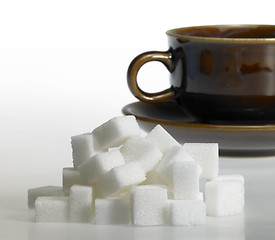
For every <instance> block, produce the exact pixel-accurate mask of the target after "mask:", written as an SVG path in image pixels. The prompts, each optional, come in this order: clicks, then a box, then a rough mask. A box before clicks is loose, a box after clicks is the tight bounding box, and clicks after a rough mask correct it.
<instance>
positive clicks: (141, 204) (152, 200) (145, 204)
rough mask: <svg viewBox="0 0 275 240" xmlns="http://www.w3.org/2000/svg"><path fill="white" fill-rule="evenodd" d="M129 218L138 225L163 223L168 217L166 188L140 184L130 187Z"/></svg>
mask: <svg viewBox="0 0 275 240" xmlns="http://www.w3.org/2000/svg"><path fill="white" fill-rule="evenodd" d="M130 201H131V219H132V224H134V225H138V226H154V225H165V224H166V223H167V218H168V199H167V188H165V187H164V186H157V185H142V186H137V187H134V188H132V189H131V193H130Z"/></svg>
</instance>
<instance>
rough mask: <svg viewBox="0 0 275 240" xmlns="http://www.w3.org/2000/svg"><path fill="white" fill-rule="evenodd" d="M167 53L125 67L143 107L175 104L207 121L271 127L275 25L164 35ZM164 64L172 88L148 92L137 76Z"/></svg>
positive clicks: (274, 107)
mask: <svg viewBox="0 0 275 240" xmlns="http://www.w3.org/2000/svg"><path fill="white" fill-rule="evenodd" d="M166 34H167V36H168V43H169V50H168V51H165V52H161V51H151V52H145V53H142V54H140V55H139V56H137V57H136V58H135V59H134V60H133V61H132V62H131V64H130V66H129V69H128V73H127V80H128V86H129V88H130V91H131V92H132V94H133V95H134V96H136V97H137V98H138V99H139V100H141V101H144V102H152V103H157V102H166V101H175V102H176V103H177V104H179V105H180V106H181V107H182V108H183V109H184V110H185V111H186V112H187V113H189V114H191V115H192V116H194V117H196V118H198V119H202V120H204V121H208V122H214V121H245V122H251V123H255V122H259V121H260V122H261V121H264V122H266V121H271V122H272V121H273V122H275V26H273V25H218V26H196V27H186V28H177V29H172V30H169V31H167V32H166ZM150 61H159V62H161V63H163V64H164V65H165V66H166V67H167V69H168V71H169V72H170V73H171V74H170V83H171V88H169V89H166V90H164V91H162V92H157V93H148V92H145V91H143V90H142V89H140V87H139V86H138V83H137V73H138V71H139V69H140V68H141V67H142V66H143V65H144V64H145V63H147V62H150Z"/></svg>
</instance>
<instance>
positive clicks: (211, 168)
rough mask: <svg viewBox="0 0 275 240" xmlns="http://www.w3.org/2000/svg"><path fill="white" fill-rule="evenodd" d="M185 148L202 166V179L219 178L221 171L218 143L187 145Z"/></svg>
mask: <svg viewBox="0 0 275 240" xmlns="http://www.w3.org/2000/svg"><path fill="white" fill-rule="evenodd" d="M183 147H184V148H185V150H186V152H188V153H189V154H190V155H191V157H192V158H193V159H194V160H195V161H197V162H198V163H199V165H200V166H201V168H202V173H201V178H206V179H212V178H215V177H217V175H218V170H219V146H218V143H185V144H184V145H183Z"/></svg>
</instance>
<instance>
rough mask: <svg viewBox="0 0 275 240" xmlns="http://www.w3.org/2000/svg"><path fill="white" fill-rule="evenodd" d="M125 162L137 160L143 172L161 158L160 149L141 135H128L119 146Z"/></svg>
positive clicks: (151, 168)
mask: <svg viewBox="0 0 275 240" xmlns="http://www.w3.org/2000/svg"><path fill="white" fill-rule="evenodd" d="M120 152H121V154H122V156H123V157H124V159H125V162H132V161H139V162H140V163H141V165H142V166H143V168H144V170H145V172H149V171H151V170H153V169H154V168H155V166H156V165H157V164H158V162H159V161H160V160H161V158H162V153H161V151H160V150H159V149H158V148H157V147H156V146H155V145H154V144H153V143H152V142H151V141H149V140H147V139H145V138H143V137H141V136H132V137H130V138H129V139H128V140H127V141H126V142H125V143H124V144H123V145H122V146H121V148H120Z"/></svg>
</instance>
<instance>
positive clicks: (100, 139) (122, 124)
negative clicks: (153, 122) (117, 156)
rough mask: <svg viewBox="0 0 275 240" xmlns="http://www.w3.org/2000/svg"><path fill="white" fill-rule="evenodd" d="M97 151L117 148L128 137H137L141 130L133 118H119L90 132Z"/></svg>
mask: <svg viewBox="0 0 275 240" xmlns="http://www.w3.org/2000/svg"><path fill="white" fill-rule="evenodd" d="M92 133H93V136H94V142H95V147H96V149H97V150H103V151H106V150H107V149H108V148H113V147H119V146H120V145H121V144H122V143H124V142H125V141H126V140H127V139H128V138H129V137H130V136H133V135H138V134H140V133H141V129H140V127H139V125H138V123H137V121H136V118H135V117H134V116H119V117H114V118H112V119H110V120H109V121H107V122H105V123H103V124H102V125H100V126H99V127H97V128H96V129H94V130H93V131H92Z"/></svg>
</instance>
